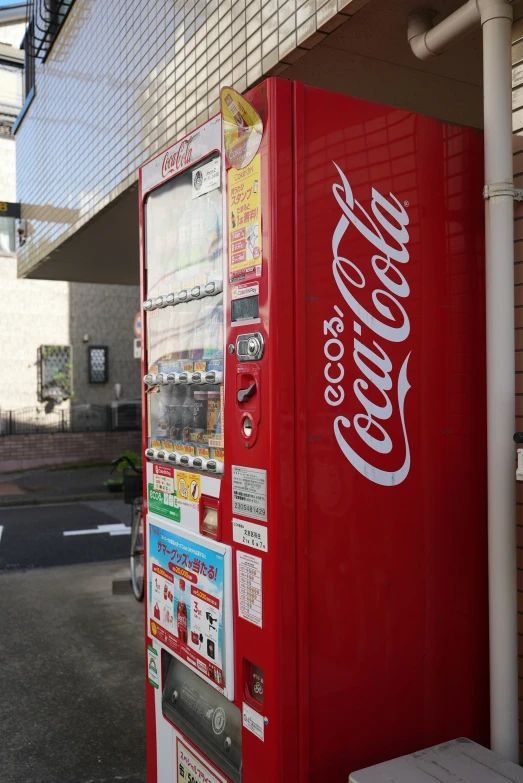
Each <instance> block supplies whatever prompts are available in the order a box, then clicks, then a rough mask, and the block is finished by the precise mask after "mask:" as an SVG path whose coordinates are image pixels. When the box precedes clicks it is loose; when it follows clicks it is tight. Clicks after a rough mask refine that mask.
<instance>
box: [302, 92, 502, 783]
mask: <svg viewBox="0 0 523 783" xmlns="http://www.w3.org/2000/svg"><path fill="white" fill-rule="evenodd" d="M295 103H296V118H295V144H296V151H295V160H296V165H297V171H296V175H295V176H296V188H297V193H298V202H297V203H298V216H297V223H296V243H297V247H296V253H295V257H296V292H297V305H296V321H295V322H296V330H297V331H296V357H297V372H296V386H297V409H298V410H297V444H298V445H297V505H298V508H299V510H300V513H299V518H300V524H299V526H298V530H297V544H298V563H299V564H301V565H300V566H299V569H298V586H297V591H298V596H300V600H301V601H303V602H304V603H303V604H301V603H300V605H299V609H298V649H299V656H298V671H299V682H300V688H299V691H298V695H299V714H300V715H302V716H303V717H301V718H300V756H304V757H306V756H308V762H307V760H305V762H304V766H303V770H305V772H303V773H302V775H301V779H303V780H305V779H306V780H310V781H311V782H312V783H320V781H324V780H327V779H328V780H329V781H332V782H333V783H342V781H344V780H346V779H347V776H348V774H349V773H350V772H351V771H352V770H354V769H357V768H359V767H365V766H367V765H369V764H375V763H377V762H380V761H382V760H384V759H386V758H391V757H394V756H398V755H401V754H404V753H410V752H412V751H414V750H416V749H417V748H419V747H425V746H428V745H431V744H435V743H438V742H442V741H445V740H448V739H451V738H453V737H456V736H467V737H470V738H471V739H473V740H475V741H478V742H480V743H483V744H487V743H488V737H489V734H488V611H487V535H486V531H487V527H486V425H485V391H484V389H485V341H484V334H485V325H484V318H485V315H484V260H483V252H484V251H483V232H484V219H483V203H482V136H481V134H480V133H479V132H476V131H474V130H471V129H468V128H463V127H457V126H452V125H449V124H446V123H442V122H439V121H437V120H434V119H430V118H427V117H423V116H420V115H416V114H413V113H409V112H405V111H400V110H398V109H394V108H391V107H386V106H380V105H378V104H372V103H368V102H364V101H360V100H356V99H352V98H349V97H346V96H341V95H334V94H330V93H327V92H324V91H321V90H316V89H313V88H303V87H302V86H299V85H296V86H295ZM304 336H305V339H304ZM303 343H305V346H304V345H303ZM301 428H303V431H302V429H301ZM307 763H309V764H310V767H309V769H308V770H307Z"/></svg>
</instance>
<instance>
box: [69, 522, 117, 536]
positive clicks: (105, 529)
mask: <svg viewBox="0 0 523 783" xmlns="http://www.w3.org/2000/svg"><path fill="white" fill-rule="evenodd" d="M63 533H64V536H92V535H94V534H96V533H109V535H110V536H130V535H131V528H130V527H129V526H128V525H124V524H123V522H120V523H118V524H112V525H98V527H96V528H94V529H93V528H88V529H87V530H64V531H63Z"/></svg>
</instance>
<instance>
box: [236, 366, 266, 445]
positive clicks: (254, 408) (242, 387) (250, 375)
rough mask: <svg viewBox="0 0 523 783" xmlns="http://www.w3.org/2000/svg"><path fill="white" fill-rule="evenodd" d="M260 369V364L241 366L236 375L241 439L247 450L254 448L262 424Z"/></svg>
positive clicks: (237, 408)
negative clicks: (260, 423)
mask: <svg viewBox="0 0 523 783" xmlns="http://www.w3.org/2000/svg"><path fill="white" fill-rule="evenodd" d="M259 384H260V367H259V365H258V364H255V363H252V364H240V365H238V367H237V375H236V410H237V418H238V423H239V427H240V437H241V438H242V439H243V441H244V444H245V446H246V448H251V447H252V446H254V444H255V442H256V439H257V437H258V425H259V422H260V407H261V396H260V389H259Z"/></svg>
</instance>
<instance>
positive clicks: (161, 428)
mask: <svg viewBox="0 0 523 783" xmlns="http://www.w3.org/2000/svg"><path fill="white" fill-rule="evenodd" d="M157 414H158V418H157V420H156V430H155V435H156V437H157V438H160V439H162V438H168V437H169V405H168V404H167V403H166V401H165V400H162V399H160V400H158V402H157Z"/></svg>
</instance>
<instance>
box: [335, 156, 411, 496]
mask: <svg viewBox="0 0 523 783" xmlns="http://www.w3.org/2000/svg"><path fill="white" fill-rule="evenodd" d="M333 163H334V161H333ZM334 166H335V167H336V170H337V172H338V174H339V176H340V178H341V184H340V183H335V184H333V186H332V192H333V195H334V198H335V199H336V202H337V204H338V206H339V207H340V209H341V211H342V215H341V217H340V219H339V220H338V223H337V225H336V228H335V230H334V234H333V236H332V256H333V260H332V273H333V276H334V280H335V282H336V285H337V287H338V290H339V292H340V294H341V295H342V297H343V303H342V306H341V307H338V306H337V305H334V314H333V315H332V316H331V317H330V318H329V319H327V320H325V321H324V322H323V333H324V335H325V337H327V338H328V339H327V340H326V342H325V345H324V354H325V357H326V359H327V363H326V365H325V368H324V376H325V379H326V380H327V383H328V386H327V387H326V388H325V393H324V396H325V400H326V402H327V404H328V405H330V406H332V407H334V408H337V407H338V406H339V405H342V403H343V404H344V408H343V410H344V411H349V410H350V418H349V416H346V415H338V416H337V417H336V418H335V419H334V425H333V427H334V434H335V437H336V441H337V443H338V446H339V447H340V449H341V451H342V453H343V454H344V456H345V457H346V458H347V459H348V461H349V462H350V463H351V465H353V466H354V468H356V470H357V471H359V473H361V475H362V476H365V477H366V478H368V479H369V480H370V481H373V482H374V483H376V484H380V485H382V486H388V487H391V486H395V485H397V484H401V482H402V481H404V480H405V478H406V477H407V475H408V473H409V470H410V449H409V439H408V433H407V427H406V423H405V397H406V395H407V392H408V390H409V389H410V384H409V381H408V378H407V367H408V362H409V357H410V350H409V347H408V343H409V335H410V321H409V317H408V315H407V311H406V309H405V306H406V305H407V299H408V297H409V294H410V288H409V284H408V282H407V280H406V278H405V276H404V273H403V271H402V268H403V269H404V268H405V264H407V263H408V261H409V251H408V249H407V245H408V242H409V232H408V230H407V226H408V224H409V217H408V215H407V212H406V211H405V209H404V206H403V205H402V204H400V202H399V201H398V199H397V198H396V197H395V196H394V195H393V194H392V193H389V196H388V197H385V196H383V195H382V194H381V193H380V192H379V191H377V190H376V189H375V188H372V201H371V206H370V213H372V214H370V213H369V212H368V211H366V210H365V209H364V207H363V206H362V205H361V204H360V203H359V201H357V200H356V199H355V198H354V195H353V192H352V188H351V186H350V184H349V181H348V179H347V177H346V176H345V174H344V173H343V171H342V170H341V169H340V167H339V166H338V165H337V164H336V163H334ZM354 230H355V231H357V232H358V233H359V235H360V236H361V237H364V238H365V239H366V240H367V241H368V242H369V258H368V262H367V261H365V262H361V263H360V264H359V265H358V264H356V263H354V262H353V261H352V260H351V259H350V258H349V257H348V256H349V255H350V238H351V232H352V231H354ZM352 237H354V235H353V234H352ZM358 257H361V253H359V254H358ZM402 300H403V304H402ZM404 305H405V306H404ZM347 307H348V311H347ZM346 329H351V330H352V333H353V334H352V338H351V339H352V360H353V361H354V364H355V368H354V371H353V374H354V375H355V380H354V381H353V383H352V388H351V389H349V388H347V386H346V382H345V384H344V378H345V376H346V372H345V369H346V368H345V363H344V362H343V361H342V359H343V357H344V354H345V348H346V341H343V340H342V339H340V336H341V335H342V334H343V332H345V330H346ZM400 344H401V346H402V350H400V358H399V360H398V359H397V358H396V361H395V362H393V360H392V359H391V358H390V356H389V354H390V353H393V354H394V355H395V356H396V357H397V355H398V346H399V345H400ZM403 345H404V348H403ZM394 346H396V347H394ZM396 460H397V466H396V465H394V464H393V463H394V462H395V461H396ZM391 468H392V469H391Z"/></svg>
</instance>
